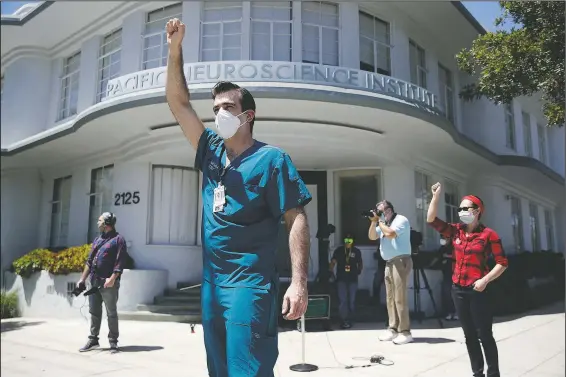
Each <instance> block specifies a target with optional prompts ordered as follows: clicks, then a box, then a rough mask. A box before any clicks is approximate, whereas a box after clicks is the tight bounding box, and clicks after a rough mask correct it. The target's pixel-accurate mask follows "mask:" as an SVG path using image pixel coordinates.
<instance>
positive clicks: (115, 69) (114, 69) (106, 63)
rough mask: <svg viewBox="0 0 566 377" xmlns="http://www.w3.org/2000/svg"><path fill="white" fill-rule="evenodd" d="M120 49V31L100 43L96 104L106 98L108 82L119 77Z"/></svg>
mask: <svg viewBox="0 0 566 377" xmlns="http://www.w3.org/2000/svg"><path fill="white" fill-rule="evenodd" d="M121 48H122V30H121V29H120V30H116V31H114V32H112V33H110V34H108V35H107V36H106V37H104V40H103V41H102V46H100V52H99V53H98V56H99V58H98V93H97V94H96V102H100V101H101V100H102V99H103V98H104V97H106V86H107V85H108V80H112V79H113V78H116V77H118V75H120V60H121V59H120V57H121V56H120V55H121V51H120V50H121Z"/></svg>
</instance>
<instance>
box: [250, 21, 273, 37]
mask: <svg viewBox="0 0 566 377" xmlns="http://www.w3.org/2000/svg"><path fill="white" fill-rule="evenodd" d="M251 27H252V33H253V34H265V35H270V34H271V26H270V25H269V22H259V21H253V22H252V25H251Z"/></svg>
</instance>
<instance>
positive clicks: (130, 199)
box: [114, 191, 140, 206]
mask: <svg viewBox="0 0 566 377" xmlns="http://www.w3.org/2000/svg"><path fill="white" fill-rule="evenodd" d="M139 202H140V192H139V191H134V193H133V194H132V193H131V192H119V193H116V194H114V205H115V206H121V205H128V204H138V203H139Z"/></svg>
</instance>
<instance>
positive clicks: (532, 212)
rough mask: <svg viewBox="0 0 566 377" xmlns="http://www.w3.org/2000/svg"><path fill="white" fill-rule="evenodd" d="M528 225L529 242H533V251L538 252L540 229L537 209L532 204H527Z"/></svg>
mask: <svg viewBox="0 0 566 377" xmlns="http://www.w3.org/2000/svg"><path fill="white" fill-rule="evenodd" d="M529 225H530V228H531V240H532V241H533V251H540V228H539V222H538V207H537V205H536V204H534V203H529Z"/></svg>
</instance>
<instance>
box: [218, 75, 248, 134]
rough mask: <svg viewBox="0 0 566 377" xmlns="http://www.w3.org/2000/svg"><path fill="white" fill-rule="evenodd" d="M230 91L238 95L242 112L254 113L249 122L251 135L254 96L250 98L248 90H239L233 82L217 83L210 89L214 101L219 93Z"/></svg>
mask: <svg viewBox="0 0 566 377" xmlns="http://www.w3.org/2000/svg"><path fill="white" fill-rule="evenodd" d="M232 90H235V91H237V92H238V93H240V105H241V106H242V112H244V111H247V110H253V111H254V118H253V119H252V120H251V122H249V123H250V133H252V132H253V130H254V122H255V100H254V96H252V94H251V93H250V91H249V90H247V89H246V88H241V87H240V86H239V85H236V84H234V83H233V82H229V81H219V82H218V83H217V84H216V85H214V88H212V99H215V98H216V96H217V95H219V94H221V93H226V92H230V91H232Z"/></svg>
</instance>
